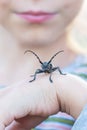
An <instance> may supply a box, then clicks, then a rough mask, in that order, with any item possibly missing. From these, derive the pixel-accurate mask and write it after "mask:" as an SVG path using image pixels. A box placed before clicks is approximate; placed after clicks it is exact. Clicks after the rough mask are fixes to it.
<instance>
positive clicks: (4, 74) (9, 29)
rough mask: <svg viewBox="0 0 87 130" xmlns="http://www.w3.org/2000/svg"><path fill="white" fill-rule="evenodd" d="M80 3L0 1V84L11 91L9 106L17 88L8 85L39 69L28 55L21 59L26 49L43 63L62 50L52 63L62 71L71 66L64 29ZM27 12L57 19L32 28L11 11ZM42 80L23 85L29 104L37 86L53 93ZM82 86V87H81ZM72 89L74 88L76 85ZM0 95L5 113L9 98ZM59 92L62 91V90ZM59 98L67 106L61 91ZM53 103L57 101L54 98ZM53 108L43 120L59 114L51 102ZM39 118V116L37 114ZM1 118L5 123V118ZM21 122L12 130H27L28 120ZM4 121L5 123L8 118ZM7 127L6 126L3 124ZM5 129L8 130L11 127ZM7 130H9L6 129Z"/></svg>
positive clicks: (63, 0)
mask: <svg viewBox="0 0 87 130" xmlns="http://www.w3.org/2000/svg"><path fill="white" fill-rule="evenodd" d="M82 1H83V0H77V1H76V0H66V1H65V0H61V1H58V0H51V2H50V0H42V1H40V0H38V1H34V0H31V1H30V0H27V1H25V0H19V1H18V0H0V23H1V28H0V46H1V47H0V53H1V55H0V56H1V58H0V63H2V64H0V77H1V79H0V84H3V85H6V86H7V85H8V86H11V87H12V88H11V91H12V94H11V96H12V95H13V97H10V99H11V101H12V102H11V104H13V103H14V100H17V99H18V98H16V99H15V97H14V94H15V93H16V92H17V89H18V85H16V84H15V85H12V84H14V83H16V82H19V81H20V80H23V79H24V78H26V77H28V78H29V75H31V74H32V73H34V70H36V69H37V68H38V67H39V66H38V65H39V63H38V60H37V61H36V60H35V57H34V56H32V55H28V56H23V54H24V51H25V50H26V49H32V50H33V51H35V52H36V53H37V54H39V55H40V57H41V59H43V60H46V61H47V60H48V59H49V57H50V56H51V55H53V54H54V52H56V51H58V50H61V49H64V50H65V51H66V52H65V53H64V55H62V56H61V55H60V56H59V57H58V58H57V57H56V58H57V59H56V61H54V62H55V64H56V65H59V66H61V67H65V66H66V65H68V64H69V63H71V61H72V60H73V59H74V58H75V55H76V54H74V53H73V52H72V51H71V50H70V49H69V48H67V45H66V43H67V41H66V28H67V27H68V25H69V24H70V23H71V22H72V20H73V19H74V17H75V16H76V15H77V13H78V12H79V9H80V7H81V4H82ZM49 3H50V4H49ZM29 9H32V10H33V9H35V10H37V9H40V10H45V11H58V15H56V17H55V18H54V19H52V20H51V21H47V22H46V23H44V24H35V25H34V24H30V23H27V22H26V21H24V20H22V19H20V18H18V17H17V16H16V15H15V13H14V11H16V12H19V11H25V10H29ZM2 14H3V15H2ZM48 50H49V52H50V53H49V54H48V55H45V54H47V53H48ZM1 59H3V60H1ZM64 59H67V60H66V61H65V60H64ZM35 61H36V63H35ZM14 75H15V76H14ZM43 76H44V79H43V81H44V82H43V81H42V80H40V82H41V83H40V82H39V81H38V83H37V82H35V83H33V84H29V83H27V86H29V88H32V91H31V90H29V91H26V92H30V93H28V94H29V96H30V97H29V100H31V99H32V96H33V94H32V93H33V92H34V90H35V89H36V90H38V91H42V89H41V88H40V86H39V89H38V84H43V85H45V84H44V83H46V85H45V86H43V87H42V88H44V89H46V90H44V91H45V94H46V93H48V92H49V89H48V88H50V89H53V87H49V83H48V82H46V81H45V80H46V78H45V75H43ZM43 76H41V77H40V78H41V79H42V77H43ZM53 77H54V78H55V76H53ZM65 77H67V76H65ZM65 77H64V81H66V83H67V80H65V79H66V78H65ZM38 78H39V77H38ZM38 78H37V80H38ZM60 79H61V80H62V77H60ZM74 80H75V79H74ZM47 81H49V80H48V78H47ZM58 81H59V80H58ZM72 81H73V80H72ZM54 83H55V82H54ZM56 83H57V82H56ZM61 83H62V82H61ZM68 83H70V82H68ZM74 83H75V82H74ZM50 85H51V84H50ZM57 85H58V83H57ZM57 85H54V86H57ZM64 85H65V83H64ZM69 85H71V84H69ZM16 86H17V89H16V90H15V92H14V88H15V87H16ZM20 86H21V87H22V86H23V88H24V87H25V84H22V85H20ZM20 86H19V87H20ZM31 86H32V87H31ZM62 86H63V85H62ZM66 86H67V85H66ZM73 86H75V85H74V84H72V87H70V88H73ZM82 86H84V83H83V85H82ZM76 87H77V85H76ZM33 88H34V89H33ZM54 88H56V87H54ZM61 88H62V87H61ZM73 89H74V88H73ZM66 90H67V89H66ZM3 91H4V92H2V91H0V92H1V95H2V97H4V98H3V99H2V98H0V101H1V106H2V110H3V111H4V112H5V111H6V110H4V109H3V108H6V107H5V105H6V104H7V101H8V99H9V98H7V97H8V95H9V96H10V89H8V88H7V89H6V91H5V90H3ZM54 91H55V90H54ZM63 91H65V89H64V90H63ZM8 92H9V93H8ZM19 92H20V90H18V95H19ZM35 92H37V91H35ZM85 92H86V91H85ZM4 93H5V94H6V97H5V96H4ZM13 93H14V94H13ZM51 93H52V90H51ZM57 93H58V91H57V90H56V92H54V95H55V94H57ZM30 94H31V95H30ZM39 94H40V93H39V92H38V94H36V95H38V96H39ZM72 94H73V93H72ZM25 95H26V93H25ZM58 95H59V94H58ZM60 95H61V96H60V97H59V99H65V97H66V102H67V100H68V99H67V98H68V97H67V96H65V94H63V92H62V90H61V94H60ZM66 95H68V94H66ZM76 95H77V94H76ZM62 96H64V98H63V97H62ZM69 96H70V95H69ZM49 97H50V98H52V99H54V98H53V95H52V94H51V95H49ZM73 97H74V96H73V95H72V98H73ZM37 98H38V97H37ZM37 98H36V99H37ZM47 98H48V97H47ZM55 98H56V97H55ZM78 98H79V95H78ZM4 99H5V101H4ZM22 99H23V95H21V96H20V100H19V101H20V102H21V100H22ZM24 99H25V100H24V101H27V100H26V96H24ZM79 99H80V98H79ZM48 100H49V98H48ZM70 100H71V98H70ZM75 100H76V99H75ZM17 101H18V100H17ZM55 101H57V98H56V100H55ZM73 101H74V100H73ZM77 101H78V100H77ZM84 102H86V101H82V102H81V103H82V104H81V107H79V109H80V110H79V113H80V111H81V110H82V107H83V106H84V104H85V103H84ZM3 103H4V104H3ZM17 103H18V104H20V103H19V102H17ZM78 103H79V102H78ZM8 104H10V103H9V101H8ZM29 104H30V103H29ZM63 104H64V103H63ZM63 104H61V106H63V107H61V110H62V111H66V110H65V108H64V105H63ZM75 104H76V103H75ZM3 105H4V106H3ZM20 105H21V104H20ZM23 105H24V104H23ZM52 105H53V104H52ZM71 105H72V104H71ZM6 106H7V105H6ZM15 106H16V105H15ZM55 106H56V107H55V109H56V110H52V111H51V112H50V113H47V115H46V114H45V116H46V117H47V116H48V115H51V114H54V113H56V112H58V110H59V109H58V107H59V105H58V102H55ZM66 106H67V109H69V107H68V104H66ZM18 107H19V108H20V106H19V105H18ZM72 108H76V107H74V106H73V107H72ZM63 109H64V110H63ZM2 110H0V111H1V113H2ZM13 110H15V112H16V108H15V107H14V109H13ZM70 110H71V111H72V112H74V110H72V109H70ZM75 110H77V109H75ZM11 111H12V109H11V108H10V107H9V112H11ZM6 112H7V111H6ZM28 112H29V111H28ZM39 112H40V111H39ZM66 112H67V113H69V111H68V110H67V111H66ZM18 113H19V110H18ZM76 113H77V115H79V113H78V111H76ZM14 114H15V113H13V117H12V120H14V119H15V118H14V117H15V116H14ZM70 114H71V115H73V116H74V117H77V116H76V114H73V113H70ZM20 115H21V114H20ZM26 115H27V114H26ZM41 115H42V113H41ZM17 116H18V115H17ZM38 116H40V114H38ZM43 116H44V114H43ZM3 117H4V118H5V119H6V115H5V116H3ZM18 118H19V117H17V119H18ZM25 118H26V120H25V119H24V118H22V119H21V120H22V121H20V125H19V126H18V128H16V126H17V125H18V124H17V123H18V122H15V123H14V122H13V124H12V127H14V124H15V128H14V129H16V130H17V129H18V130H19V129H23V130H24V129H25V127H27V125H28V127H27V128H31V127H30V124H29V121H30V119H31V124H32V118H30V117H27V116H26V117H25ZM33 118H34V119H35V120H36V119H38V118H40V117H36V114H35V117H33ZM1 119H3V118H2V117H1ZM34 119H33V122H34ZM38 120H39V121H41V120H43V118H40V119H38ZM5 121H8V122H9V120H8V118H7V120H5ZM39 121H38V122H39ZM1 122H2V120H1ZM23 122H24V123H26V122H28V123H27V124H26V125H25V127H23V126H21V125H22V123H23ZM38 122H37V121H36V124H38ZM5 124H6V123H5ZM7 124H9V123H7ZM33 125H34V124H33ZM34 126H36V125H34ZM34 126H33V127H34ZM9 127H11V125H10V126H9ZM8 129H9V130H11V128H8Z"/></svg>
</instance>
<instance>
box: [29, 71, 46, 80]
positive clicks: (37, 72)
mask: <svg viewBox="0 0 87 130" xmlns="http://www.w3.org/2000/svg"><path fill="white" fill-rule="evenodd" d="M39 73H43V71H42V70H41V69H37V70H36V72H35V74H34V75H32V76H34V78H33V79H32V80H30V81H29V82H32V81H34V80H35V79H36V75H37V74H39Z"/></svg>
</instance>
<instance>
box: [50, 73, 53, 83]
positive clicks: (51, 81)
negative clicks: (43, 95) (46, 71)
mask: <svg viewBox="0 0 87 130" xmlns="http://www.w3.org/2000/svg"><path fill="white" fill-rule="evenodd" d="M51 77H52V73H50V77H49V80H50V82H51V83H52V82H53V80H52V78H51Z"/></svg>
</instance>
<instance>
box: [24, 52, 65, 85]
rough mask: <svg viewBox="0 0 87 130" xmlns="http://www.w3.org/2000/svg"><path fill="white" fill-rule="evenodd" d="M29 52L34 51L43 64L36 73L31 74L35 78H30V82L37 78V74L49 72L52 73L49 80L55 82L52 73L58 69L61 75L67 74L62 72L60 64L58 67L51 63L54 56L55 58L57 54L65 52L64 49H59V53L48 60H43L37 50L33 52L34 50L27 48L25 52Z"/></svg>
mask: <svg viewBox="0 0 87 130" xmlns="http://www.w3.org/2000/svg"><path fill="white" fill-rule="evenodd" d="M27 52H31V53H33V54H34V55H35V56H36V57H37V59H38V60H39V63H40V64H41V69H37V70H36V71H35V73H34V75H31V76H33V77H34V78H33V79H32V80H30V81H29V82H32V81H34V80H35V79H36V75H37V74H40V73H49V74H50V76H49V80H50V82H51V83H52V82H53V80H52V78H51V76H52V73H53V72H54V71H56V70H58V71H59V73H60V74H61V75H66V74H64V73H62V71H61V69H60V68H59V67H58V66H57V67H53V65H52V64H51V62H52V60H53V58H54V57H55V56H56V55H58V54H59V53H61V52H63V50H61V51H58V52H57V53H55V54H54V55H53V56H52V57H51V59H50V60H49V61H48V62H42V61H41V60H40V58H39V56H38V55H37V54H36V53H35V52H33V51H31V50H26V51H25V52H24V54H25V53H27Z"/></svg>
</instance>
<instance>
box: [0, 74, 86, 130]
mask: <svg viewBox="0 0 87 130" xmlns="http://www.w3.org/2000/svg"><path fill="white" fill-rule="evenodd" d="M52 77H53V83H50V82H49V79H48V76H45V77H42V78H39V79H38V78H37V79H36V80H35V81H34V82H32V83H29V82H28V80H24V81H21V82H20V83H17V84H15V85H13V86H11V87H8V88H6V89H2V90H0V130H4V129H6V130H25V129H26V130H27V129H28V130H29V129H31V128H33V127H35V126H36V125H38V124H39V123H40V122H42V121H43V120H45V119H46V118H47V117H48V116H50V115H52V114H55V113H57V112H59V111H63V112H67V113H69V114H71V115H72V116H74V117H75V118H77V117H78V115H79V114H80V112H81V110H82V109H83V107H84V105H85V104H86V103H87V88H86V87H87V84H86V83H85V82H84V81H83V80H80V79H79V78H77V77H75V76H72V75H69V74H67V75H65V76H63V75H56V74H55V75H53V76H52Z"/></svg>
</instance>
